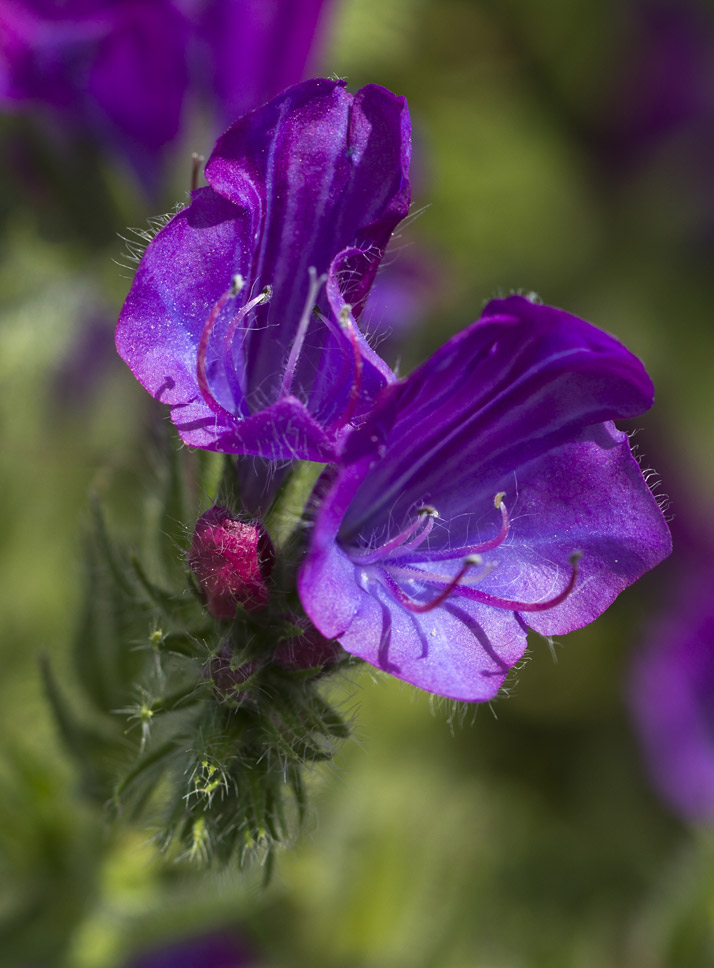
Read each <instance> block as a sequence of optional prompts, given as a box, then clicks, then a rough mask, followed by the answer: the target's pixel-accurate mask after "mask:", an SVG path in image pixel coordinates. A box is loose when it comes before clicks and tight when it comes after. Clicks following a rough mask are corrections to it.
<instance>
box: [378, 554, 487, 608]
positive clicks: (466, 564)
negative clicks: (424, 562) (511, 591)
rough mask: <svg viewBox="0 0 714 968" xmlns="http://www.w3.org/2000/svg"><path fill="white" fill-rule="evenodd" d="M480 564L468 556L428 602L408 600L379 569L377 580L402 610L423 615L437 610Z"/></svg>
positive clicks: (390, 578) (386, 574)
mask: <svg viewBox="0 0 714 968" xmlns="http://www.w3.org/2000/svg"><path fill="white" fill-rule="evenodd" d="M480 563H481V560H480V559H479V558H478V556H477V555H469V556H468V557H467V558H464V561H463V564H462V565H461V568H459V570H458V572H457V573H456V575H454V577H453V578H452V579H451V581H450V582H449V584H448V585H447V586H446V588H444V590H443V591H441V592H439V594H438V595H437V596H436V598H433V599H432V600H431V601H430V602H415V601H414V599H412V598H410V597H409V596H408V595H407V593H406V592H404V591H402V589H401V588H400V587H399V585H398V584H397V583H396V582H395V581H394V579H393V578H392V576H391V575H390V573H389V572H388V571H385V570H384V569H380V572H379V578H380V579H381V580H382V581H383V582H384V583H385V584H386V586H387V587H388V588H389V590H390V592H391V593H392V594H393V595H394V597H395V598H396V599H397V601H398V602H399V604H400V605H402V606H404V608H406V609H407V610H408V611H409V612H416V613H418V614H423V613H424V612H431V611H432V609H435V608H438V607H439V605H442V604H443V603H444V602H445V601H446V599H447V598H448V597H449V595H451V593H452V592H453V591H454V590H455V589H456V588H457V587H458V584H459V582H460V581H461V579H462V578H463V577H464V575H465V574H466V572H467V571H468V570H469V568H471V567H472V566H473V565H477V564H480Z"/></svg>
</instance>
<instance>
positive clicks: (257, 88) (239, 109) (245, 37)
mask: <svg viewBox="0 0 714 968" xmlns="http://www.w3.org/2000/svg"><path fill="white" fill-rule="evenodd" d="M331 6H332V3H331V2H328V0H204V2H203V3H199V5H198V7H197V19H198V21H199V35H200V37H201V38H202V39H203V40H204V41H205V43H204V45H203V46H202V48H201V54H202V55H203V56H204V57H206V58H207V59H208V62H207V63H206V64H204V65H203V70H202V72H201V75H202V76H203V77H207V78H210V79H211V81H212V87H211V89H210V92H209V95H210V96H211V97H212V99H213V102H214V106H215V111H216V114H217V117H218V120H219V122H220V123H221V126H222V127H228V125H229V124H232V123H233V121H235V120H236V118H238V117H240V116H241V115H242V114H245V113H246V112H247V111H250V110H251V109H252V108H254V107H257V106H258V105H259V104H262V103H263V102H264V101H267V100H269V98H271V97H274V96H275V95H276V94H279V93H280V92H281V91H282V90H284V89H285V88H287V87H289V86H290V85H291V84H295V83H297V82H298V81H300V80H302V79H303V78H304V77H307V76H309V74H310V73H311V71H310V70H309V68H311V67H313V66H314V64H315V61H316V60H317V55H318V54H319V50H320V47H321V40H322V37H323V36H324V32H325V26H326V24H325V19H326V15H327V14H328V13H329V8H330V7H331Z"/></svg>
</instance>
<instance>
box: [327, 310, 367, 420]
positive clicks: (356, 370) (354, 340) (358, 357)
mask: <svg viewBox="0 0 714 968" xmlns="http://www.w3.org/2000/svg"><path fill="white" fill-rule="evenodd" d="M340 328H341V329H342V331H343V332H344V333H346V334H347V338H348V339H349V341H350V344H351V346H352V361H353V363H352V387H351V389H350V395H349V398H348V400H347V405H346V406H345V409H344V410H343V411H342V413H341V414H340V415H339V417H338V418H337V420H335V422H334V424H333V429H334V430H341V429H342V427H346V426H347V424H348V423H349V422H350V421H351V420H352V418H353V417H354V415H355V412H356V410H357V406H358V404H359V401H360V395H361V392H362V366H363V363H362V353H361V352H360V345H359V339H358V337H357V327H356V325H355V322H354V318H353V316H352V307H351V306H350V305H349V304H348V303H345V305H344V306H343V307H342V309H341V310H340Z"/></svg>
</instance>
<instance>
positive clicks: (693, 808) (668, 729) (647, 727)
mask: <svg viewBox="0 0 714 968" xmlns="http://www.w3.org/2000/svg"><path fill="white" fill-rule="evenodd" d="M713 578H714V576H713V575H712V571H711V567H710V569H709V570H708V571H704V572H700V573H699V574H698V576H697V577H696V578H694V580H693V581H691V582H688V583H687V587H686V590H684V592H683V594H682V595H681V596H680V598H679V601H678V602H677V603H676V607H672V608H671V609H670V611H669V614H667V615H665V616H660V617H659V620H658V622H657V625H656V627H654V629H653V632H652V635H651V638H650V642H649V644H648V647H647V648H646V649H645V650H643V651H642V652H641V653H640V654H639V655H638V657H637V659H636V661H635V664H634V667H633V676H632V681H631V703H632V708H633V712H634V715H635V719H636V722H637V726H638V728H639V730H638V731H639V734H640V738H641V741H642V744H643V747H644V752H645V757H646V760H647V765H648V767H649V770H650V774H651V776H652V778H653V780H654V783H655V786H656V787H657V789H658V790H659V792H660V794H661V795H662V797H663V798H664V799H665V800H666V801H667V802H668V803H669V804H670V805H671V806H672V807H673V808H674V809H675V810H676V811H677V812H678V813H680V814H681V815H682V816H683V817H685V818H688V819H691V820H694V821H712V820H714V597H713V596H712V579H713Z"/></svg>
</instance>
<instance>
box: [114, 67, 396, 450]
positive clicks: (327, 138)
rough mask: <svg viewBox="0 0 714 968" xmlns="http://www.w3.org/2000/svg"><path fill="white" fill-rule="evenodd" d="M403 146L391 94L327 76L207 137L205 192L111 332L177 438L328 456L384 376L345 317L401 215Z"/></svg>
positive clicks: (163, 239)
mask: <svg viewBox="0 0 714 968" xmlns="http://www.w3.org/2000/svg"><path fill="white" fill-rule="evenodd" d="M409 149H410V141H409V119H408V113H407V107H406V103H405V101H404V99H403V98H399V97H396V96H395V95H393V94H391V93H390V92H389V91H387V90H385V89H384V88H381V87H377V86H374V85H370V86H368V87H365V88H362V90H361V91H359V92H358V93H357V94H354V95H352V94H348V93H347V91H346V90H345V86H344V83H343V82H341V81H329V80H313V81H306V82H305V83H304V84H300V85H297V86H295V87H293V88H290V89H289V90H288V91H286V92H285V93H284V94H282V95H280V96H279V97H277V98H275V99H274V100H273V101H271V102H270V103H268V104H267V105H265V106H264V107H262V108H260V109H259V110H257V111H254V112H252V113H250V114H248V115H246V116H245V117H244V118H241V119H240V120H239V121H237V122H236V124H234V125H233V127H231V128H230V129H229V130H228V131H227V132H226V133H225V134H224V135H223V136H222V137H221V138H219V140H218V142H217V144H216V147H215V149H214V151H213V154H212V155H211V157H210V158H209V161H208V164H207V165H206V178H207V180H208V182H209V187H207V188H201V189H198V190H197V191H195V192H194V193H193V201H192V203H191V205H190V206H189V207H188V208H187V209H185V210H184V211H182V212H180V213H179V214H178V215H176V216H175V217H174V218H173V219H172V220H171V222H170V223H169V224H168V225H167V226H166V227H165V228H164V229H163V230H162V231H161V232H160V233H159V234H158V235H157V237H156V238H155V239H154V240H153V241H152V242H151V244H150V245H149V247H148V249H147V250H146V253H145V255H144V258H143V259H142V262H141V264H140V265H139V268H138V270H137V274H136V278H135V280H134V284H133V286H132V288H131V291H130V293H129V296H128V297H127V300H126V303H125V305H124V309H123V311H122V314H121V316H120V319H119V324H118V327H117V334H116V342H117V348H118V350H119V353H120V355H121V356H122V358H123V359H124V360H125V361H126V363H128V365H129V366H130V367H131V369H132V371H133V373H134V375H135V376H136V377H137V379H139V380H140V382H141V383H142V384H143V385H144V386H145V387H146V389H147V390H148V391H149V392H150V393H151V394H152V395H153V396H154V397H156V398H157V399H158V400H161V401H162V402H163V403H167V404H169V405H170V406H171V407H172V408H173V409H172V414H171V416H172V419H173V420H174V423H175V424H176V426H177V428H178V430H179V433H180V435H181V437H182V439H183V440H184V441H185V442H186V443H187V444H190V445H192V446H194V447H202V448H206V449H208V450H217V451H224V452H228V453H243V454H254V455H256V456H260V457H265V458H268V459H271V460H281V459H287V460H290V459H293V458H305V459H309V460H317V461H327V460H331V459H333V458H334V456H335V454H336V453H337V451H338V449H339V444H340V441H341V439H342V438H343V437H344V436H345V434H346V432H347V431H348V428H349V427H350V425H351V424H354V423H358V422H359V421H361V420H362V419H363V418H364V415H365V413H366V412H367V411H368V409H369V407H370V406H371V403H372V400H373V399H374V397H375V396H376V394H377V392H378V391H379V390H380V389H381V388H382V387H383V386H384V385H385V384H386V383H388V382H390V381H391V380H392V379H393V377H392V374H391V371H390V370H389V368H388V367H387V366H386V364H385V363H383V362H382V360H380V359H379V357H378V356H377V355H376V354H375V353H374V352H373V351H372V350H371V349H370V348H369V346H368V345H367V343H366V341H365V340H364V338H363V337H362V335H361V333H360V332H359V330H358V328H357V320H358V319H359V316H360V313H361V310H362V307H363V304H364V301H365V299H366V296H367V294H368V292H369V288H370V286H371V283H372V280H373V279H374V275H375V273H376V271H377V268H378V266H379V261H380V258H381V256H382V253H383V251H384V248H385V246H386V244H387V242H388V241H389V238H390V235H391V233H392V230H393V229H394V227H395V225H396V224H397V223H398V222H399V220H400V219H401V218H403V217H404V215H405V214H406V212H407V209H408V205H409V182H408V178H407V170H408V162H409Z"/></svg>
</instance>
